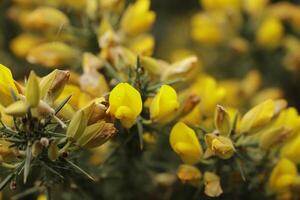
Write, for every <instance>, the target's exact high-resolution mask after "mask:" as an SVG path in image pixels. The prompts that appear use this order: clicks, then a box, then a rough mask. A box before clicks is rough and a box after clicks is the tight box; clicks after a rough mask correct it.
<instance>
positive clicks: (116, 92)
mask: <svg viewBox="0 0 300 200" xmlns="http://www.w3.org/2000/svg"><path fill="white" fill-rule="evenodd" d="M142 107H143V105H142V98H141V95H140V93H139V92H138V91H137V90H136V89H135V88H134V87H132V86H131V85H129V84H128V83H119V84H118V85H117V86H116V87H114V88H113V90H112V91H111V93H110V95H109V112H110V114H111V115H112V116H114V117H115V118H117V119H119V120H121V123H122V125H123V126H124V127H125V128H130V127H131V126H132V125H133V124H134V123H135V120H136V118H137V117H138V116H139V114H140V113H141V111H142Z"/></svg>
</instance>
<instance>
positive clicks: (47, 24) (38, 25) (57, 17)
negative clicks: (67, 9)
mask: <svg viewBox="0 0 300 200" xmlns="http://www.w3.org/2000/svg"><path fill="white" fill-rule="evenodd" d="M69 23H70V22H69V19H68V17H67V16H66V15H65V14H64V13H63V12H61V11H60V10H58V9H55V8H51V7H39V8H37V9H35V10H34V11H32V12H30V13H29V14H28V15H27V16H26V18H25V21H24V26H25V28H29V29H35V30H42V31H45V30H52V31H58V30H59V29H60V28H63V27H65V26H68V25H69Z"/></svg>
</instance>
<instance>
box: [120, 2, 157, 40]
mask: <svg viewBox="0 0 300 200" xmlns="http://www.w3.org/2000/svg"><path fill="white" fill-rule="evenodd" d="M149 8H150V0H137V1H136V2H135V3H134V4H132V5H129V6H128V8H127V9H126V11H125V13H124V15H123V17H122V19H121V30H122V31H124V32H125V33H126V34H128V35H138V34H140V33H143V32H146V31H147V30H148V29H149V28H150V27H151V26H152V24H153V22H154V20H155V13H154V12H153V11H149Z"/></svg>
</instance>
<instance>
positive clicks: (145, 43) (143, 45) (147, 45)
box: [128, 34, 155, 56]
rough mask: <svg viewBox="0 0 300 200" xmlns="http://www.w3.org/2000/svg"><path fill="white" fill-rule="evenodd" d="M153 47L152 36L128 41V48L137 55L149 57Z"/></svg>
mask: <svg viewBox="0 0 300 200" xmlns="http://www.w3.org/2000/svg"><path fill="white" fill-rule="evenodd" d="M154 46H155V41H154V38H153V36H152V35H149V34H144V35H140V36H139V37H135V38H133V39H131V40H129V41H128V48H129V49H131V50H132V51H133V52H134V53H137V54H139V55H145V56H151V55H152V53H153V49H154Z"/></svg>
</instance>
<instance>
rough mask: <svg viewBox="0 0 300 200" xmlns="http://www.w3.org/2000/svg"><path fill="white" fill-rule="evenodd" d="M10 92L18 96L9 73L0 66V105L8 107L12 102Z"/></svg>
mask: <svg viewBox="0 0 300 200" xmlns="http://www.w3.org/2000/svg"><path fill="white" fill-rule="evenodd" d="M12 92H14V93H15V94H18V90H17V88H16V86H15V83H14V79H13V76H12V74H11V71H10V70H9V69H8V68H7V67H5V66H4V65H1V64H0V104H2V105H3V106H8V105H9V104H11V103H12V102H13V97H12Z"/></svg>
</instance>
